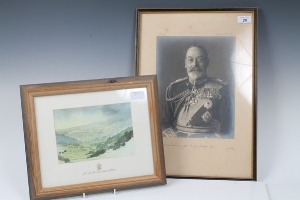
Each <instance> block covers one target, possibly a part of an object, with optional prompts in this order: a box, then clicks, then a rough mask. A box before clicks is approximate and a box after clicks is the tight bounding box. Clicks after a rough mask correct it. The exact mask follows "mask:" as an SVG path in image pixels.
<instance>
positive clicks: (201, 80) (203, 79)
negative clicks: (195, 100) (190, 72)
mask: <svg viewBox="0 0 300 200" xmlns="http://www.w3.org/2000/svg"><path fill="white" fill-rule="evenodd" d="M206 80H207V75H205V76H203V77H201V78H199V79H196V83H194V82H190V80H188V83H187V85H189V86H190V85H191V86H193V85H197V86H199V85H201V84H203V83H205V82H206Z"/></svg>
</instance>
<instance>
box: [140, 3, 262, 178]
mask: <svg viewBox="0 0 300 200" xmlns="http://www.w3.org/2000/svg"><path fill="white" fill-rule="evenodd" d="M257 17H258V9H257V8H217V9H137V10H136V52H135V75H136V76H141V75H151V74H157V76H158V90H159V101H160V111H161V122H162V130H163V135H164V138H163V141H164V152H165V161H166V173H167V176H169V177H191V178H212V179H234V180H256V176H257V172H256V168H257V167H256V156H257V155H256V107H257V105H256V104H257V103H256V102H257V100H256V99H257V92H256V90H257ZM189 50H192V51H193V53H194V52H195V51H197V52H200V54H201V57H203V58H204V60H205V65H204V66H205V67H204V68H205V71H204V73H202V72H201V73H200V74H201V76H199V77H200V78H196V79H193V78H191V76H189V75H188V74H187V72H188V73H189V71H187V70H189V69H188V67H189V66H188V64H187V59H188V56H190V54H189V53H188V52H189ZM193 59H194V60H196V58H193ZM195 62H196V61H195ZM198 62H200V61H198ZM198 71H199V70H198ZM200 71H201V70H200ZM193 81H194V82H193ZM198 82H199V87H198V89H197V92H193V91H196V90H194V89H193V88H194V87H196V85H197V84H198ZM200 83H201V84H205V86H200ZM193 85H194V86H193ZM215 85H218V88H214V87H215ZM201 87H203V88H201ZM196 88H197V87H196ZM220 88H221V89H220ZM223 88H228V89H227V90H226V91H228V93H227V92H224V93H220V94H219V91H221V90H222V89H223ZM200 89H201V91H200ZM204 91H206V92H208V93H209V94H211V95H206V96H205V95H204V94H206V93H205V92H204ZM196 93H197V94H198V96H197V94H196ZM200 93H201V94H200ZM208 93H207V94H208ZM214 93H216V94H215V95H214ZM176 95H177V96H176ZM193 95H194V96H193ZM201 95H202V96H201ZM195 96H197V97H195ZM226 96H229V97H228V98H227V99H231V100H230V101H228V100H227V102H231V103H229V104H228V103H227V104H223V103H222V102H221V101H222V98H223V97H224V98H225V97H226ZM214 97H220V99H221V100H216V98H214ZM188 98H189V101H188ZM197 98H198V99H197ZM224 98H223V99H224ZM199 99H201V100H199ZM203 99H204V100H207V102H206V103H203V105H199V107H200V108H201V109H202V108H203V109H202V110H204V111H208V115H204V114H203V113H201V112H204V111H202V110H200V109H199V110H198V111H197V112H196V113H197V117H195V116H196V114H195V115H193V117H194V118H193V117H191V118H190V119H189V118H187V120H186V121H184V120H182V115H183V114H182V113H184V112H186V113H187V110H188V109H191V108H192V106H193V105H194V104H196V105H197V104H199V103H198V102H199V101H200V102H202V101H203ZM192 100H193V101H192ZM191 102H192V103H191ZM211 103H212V104H211ZM219 104H221V105H225V106H223V107H222V109H221V107H220V106H219V107H214V106H215V105H219ZM208 105H209V106H208ZM229 105H230V106H229ZM201 106H202V107H201ZM177 108H178V109H177ZM224 108H230V109H228V110H229V113H230V114H229V115H224V113H225V111H224ZM180 109H181V111H182V112H181V113H180ZM194 109H196V108H194ZM197 109H198V108H197ZM191 110H192V109H191ZM168 112H169V113H171V115H170V114H168ZM226 112H227V111H226ZM199 113H200V114H199ZM216 113H217V114H216ZM202 114H203V115H202ZM206 114H207V113H206ZM179 115H180V116H181V118H180V120H179V118H178V116H179ZM187 115H189V114H187ZM223 115H224V116H225V117H222V116H223ZM170 116H171V118H170ZM199 116H200V117H201V116H202V119H203V120H202V119H201V118H200V117H199ZM228 116H229V117H228ZM229 118H232V120H231V121H226V120H223V121H225V122H223V126H222V119H229ZM170 119H171V120H170ZM195 119H200V120H202V121H204V122H201V123H202V125H203V124H205V123H207V124H208V122H209V123H210V122H212V121H216V122H217V123H215V124H217V125H215V126H212V125H207V126H208V128H207V127H205V128H203V129H201V128H202V125H200V124H201V123H200V120H199V121H197V120H195ZM182 121H183V122H182ZM191 121H192V122H193V123H194V124H192V125H191V124H190V122H191ZM198 122H199V123H198ZM197 123H198V124H197ZM182 124H183V125H182ZM211 124H213V123H211ZM224 124H225V125H227V127H231V128H230V129H229V128H228V131H227V132H226V131H223V130H224V129H225V128H223V127H224ZM182 127H183V128H182ZM195 130H196V131H195ZM199 130H200V131H199ZM206 130H209V131H206ZM197 131H199V132H197ZM203 133H205V134H203Z"/></svg>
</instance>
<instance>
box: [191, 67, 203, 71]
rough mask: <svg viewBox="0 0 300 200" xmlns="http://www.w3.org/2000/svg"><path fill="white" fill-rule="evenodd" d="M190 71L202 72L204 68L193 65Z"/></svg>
mask: <svg viewBox="0 0 300 200" xmlns="http://www.w3.org/2000/svg"><path fill="white" fill-rule="evenodd" d="M189 71H190V72H193V71H198V72H202V69H200V68H197V67H193V68H191V69H190V70H189Z"/></svg>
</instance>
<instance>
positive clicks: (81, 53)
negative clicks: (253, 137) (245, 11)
mask: <svg viewBox="0 0 300 200" xmlns="http://www.w3.org/2000/svg"><path fill="white" fill-rule="evenodd" d="M241 6H257V7H259V22H258V24H259V27H258V28H259V34H258V38H259V39H258V44H259V48H258V63H259V66H258V99H257V100H258V101H257V103H258V110H257V119H258V127H257V128H258V130H257V135H258V138H257V139H258V146H257V151H258V181H257V182H237V181H211V180H199V179H197V180H186V179H168V184H167V185H166V186H160V187H153V188H145V189H135V190H129V191H120V192H119V193H118V195H117V196H113V195H112V194H111V193H105V194H97V195H93V196H88V198H89V199H120V200H124V199H126V200H127V199H208V200H210V199H222V200H223V199H230V200H235V199H236V200H241V199H242V200H244V199H246V200H247V199H262V200H264V199H271V200H280V199H284V200H287V199H288V200H290V199H292V200H293V199H295V200H297V199H300V190H299V188H300V170H299V168H300V167H299V166H300V156H299V152H300V145H299V141H300V134H299V119H300V112H299V110H300V108H299V98H300V92H299V85H300V80H299V74H300V67H299V61H298V60H299V46H300V40H299V35H300V26H299V18H300V13H299V11H298V8H299V2H296V1H292V0H287V1H279V0H275V1H272V0H265V1H259V0H227V1H222V0H203V1H198V0H173V1H170V0H128V1H118V0H86V1H80V0H44V1H40V0H39V1H38V0H36V1H34V0H28V1H21V0H0V91H1V104H0V127H1V131H0V134H1V140H0V158H1V160H0V191H1V199H14V200H19V199H20V200H23V199H25V200H26V199H29V194H28V183H27V169H26V158H25V146H24V137H23V127H22V113H21V104H20V96H19V85H22V84H31V83H43V82H58V81H73V80H88V79H98V78H109V77H120V76H131V75H133V74H134V41H135V34H134V29H135V9H136V8H176V7H177V8H220V7H241ZM266 195H267V196H266ZM69 199H73V198H69ZM74 199H80V198H78V197H77V198H74Z"/></svg>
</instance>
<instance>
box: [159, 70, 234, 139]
mask: <svg viewBox="0 0 300 200" xmlns="http://www.w3.org/2000/svg"><path fill="white" fill-rule="evenodd" d="M231 105H232V100H231V98H230V95H229V89H228V84H227V83H226V82H224V81H222V80H220V79H215V78H211V77H207V76H205V77H204V78H201V79H200V80H197V81H196V82H195V83H191V82H189V79H188V77H186V78H182V79H178V80H176V81H174V82H172V83H171V84H170V85H169V86H168V87H167V90H166V107H165V108H166V109H165V115H166V118H167V120H166V122H167V124H168V125H167V126H169V127H173V130H174V131H173V132H172V131H171V132H170V131H169V133H171V134H175V135H176V134H177V135H179V134H181V137H194V136H196V137H197V135H198V136H199V135H203V134H205V135H209V134H212V133H213V134H216V133H217V134H218V135H222V134H226V133H228V132H229V131H230V130H231V129H232V110H231V107H232V106H231ZM164 127H165V128H168V127H166V125H164ZM164 134H167V132H166V131H164ZM165 136H166V135H165Z"/></svg>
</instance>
